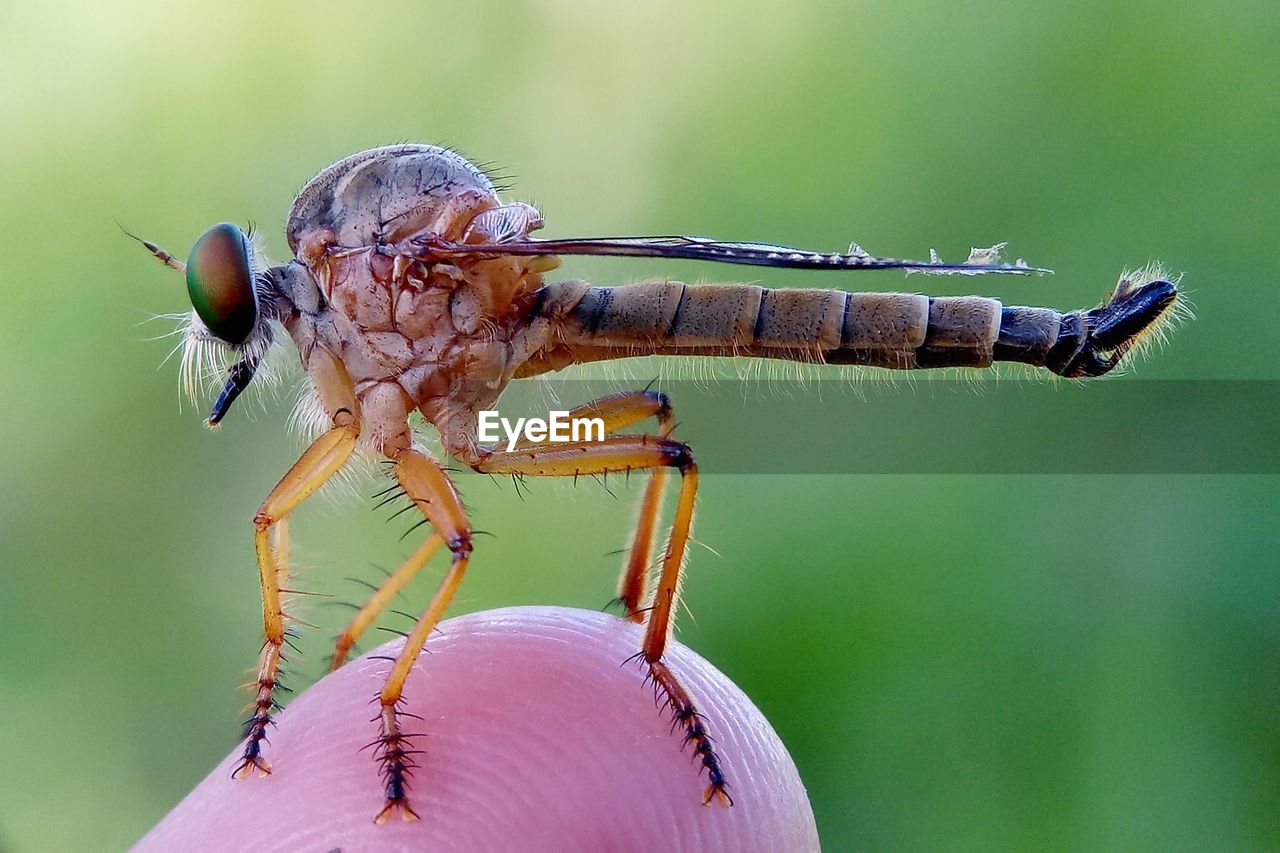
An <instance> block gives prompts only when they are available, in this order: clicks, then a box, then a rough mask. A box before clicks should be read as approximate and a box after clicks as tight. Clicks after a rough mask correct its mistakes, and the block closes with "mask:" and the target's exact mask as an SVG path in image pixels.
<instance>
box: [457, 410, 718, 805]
mask: <svg viewBox="0 0 1280 853" xmlns="http://www.w3.org/2000/svg"><path fill="white" fill-rule="evenodd" d="M474 467H475V468H476V470H478V471H482V472H489V473H495V474H528V475H531V476H535V477H571V476H576V475H579V474H604V473H607V472H620V471H631V470H636V469H655V468H664V469H665V468H675V469H676V470H677V471H679V472H680V494H679V497H678V499H677V503H676V511H675V518H674V519H673V521H672V524H671V534H670V536H669V537H668V539H667V548H666V552H665V553H664V555H663V558H662V573H661V576H660V577H659V580H658V587H657V590H656V591H655V592H654V596H653V602H652V606H651V607H650V608H649V617H648V626H647V628H646V631H645V636H644V642H643V645H642V646H641V650H640V652H639V654H638V655H637V657H640V658H642V659H643V660H644V662H645V664H646V665H647V666H648V668H649V678H650V679H652V681H653V683H654V684H655V685H656V686H657V688H658V689H659V690H660V691H661V692H662V695H663V697H664V698H665V700H666V703H667V706H668V707H669V708H670V709H671V713H672V715H673V720H674V722H675V723H676V724H677V725H679V726H681V727H682V729H683V731H684V742H685V743H691V744H693V748H694V751H695V753H696V754H697V755H699V756H700V757H701V762H702V766H703V767H704V768H705V769H706V770H707V776H708V781H709V784H708V785H707V788H706V790H705V792H704V794H703V802H704V803H709V802H711V801H712V800H713V799H715V800H718V801H719V802H721V803H723V804H725V805H732V804H733V801H732V799H730V797H729V794H728V792H727V791H726V790H725V789H726V788H727V785H728V783H727V782H726V780H725V775H724V771H723V769H722V768H721V766H720V756H719V755H718V754H717V753H716V751H715V747H714V744H713V743H712V740H711V737H710V735H709V734H708V732H707V727H706V721H705V719H704V718H703V716H702V715H701V714H700V713H699V712H698V708H697V705H696V704H695V703H694V701H693V698H692V696H690V694H689V692H688V691H687V690H686V689H685V688H684V686H683V685H682V684H681V683H680V681H679V679H678V678H677V677H676V675H675V674H674V673H673V672H672V671H671V669H670V668H669V667H668V666H667V665H666V664H665V663H664V662H663V660H662V653H663V652H664V651H665V650H666V647H667V643H668V641H669V640H670V636H671V630H672V626H673V623H674V618H675V607H676V602H677V600H678V597H679V594H680V576H681V569H682V565H683V561H684V554H685V549H686V547H687V546H688V543H689V535H690V531H691V530H692V528H693V509H694V503H695V501H696V498H697V491H698V466H697V464H696V463H695V462H694V461H693V455H692V454H691V453H690V451H689V448H688V446H687V445H684V444H681V443H680V442H678V441H672V440H671V439H669V438H662V437H655V436H648V435H620V436H612V437H609V438H606V439H604V440H603V441H590V442H569V443H564V444H545V445H539V446H536V447H530V448H522V449H519V450H512V451H500V452H494V453H491V454H490V455H488V456H486V457H484V458H482V459H480V460H478V461H477V462H476V464H475V465H474ZM655 515H656V513H655Z"/></svg>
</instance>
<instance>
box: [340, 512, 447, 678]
mask: <svg viewBox="0 0 1280 853" xmlns="http://www.w3.org/2000/svg"><path fill="white" fill-rule="evenodd" d="M443 544H444V539H443V538H442V537H441V536H440V534H438V533H432V534H431V535H430V536H428V537H427V540H426V541H425V542H423V543H422V545H420V546H419V547H418V550H416V551H414V552H413V553H412V554H410V555H409V556H408V558H406V559H405V561H404V562H403V563H401V564H400V568H398V569H396V570H395V571H394V572H392V573H391V576H390V577H388V578H387V579H386V580H385V581H383V583H382V586H380V587H378V589H377V591H376V592H374V594H373V595H371V596H369V600H368V601H366V602H365V603H364V606H363V607H361V608H360V610H359V611H357V612H356V615H355V616H353V617H352V619H351V621H350V622H349V623H347V627H346V628H345V629H344V630H343V632H342V633H341V634H339V635H338V641H337V643H336V644H335V645H334V649H333V658H332V659H331V660H330V662H329V670H330V671H333V670H335V669H337V668H338V667H340V666H342V665H343V664H344V663H346V661H347V654H348V653H349V652H350V651H351V647H352V646H354V645H355V644H356V642H357V641H359V639H360V635H362V634H363V633H364V632H365V631H366V630H367V629H368V628H369V626H370V625H372V624H373V622H374V620H375V619H377V618H378V615H379V614H380V613H382V611H383V610H385V609H386V608H387V605H388V604H390V603H391V599H393V598H395V597H396V596H397V595H398V594H399V593H400V591H401V590H402V589H404V588H405V587H406V586H408V585H409V581H411V580H413V578H414V576H415V575H417V574H418V572H419V571H420V570H421V569H422V567H423V566H425V565H426V564H427V561H428V560H430V559H431V558H432V556H434V555H435V553H436V551H438V550H440V546H441V545H443Z"/></svg>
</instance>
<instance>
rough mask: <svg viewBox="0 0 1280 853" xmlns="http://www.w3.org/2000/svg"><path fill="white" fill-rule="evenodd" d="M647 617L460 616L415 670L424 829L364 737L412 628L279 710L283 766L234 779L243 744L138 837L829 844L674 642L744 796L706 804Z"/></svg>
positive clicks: (414, 796)
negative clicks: (658, 692) (663, 692)
mask: <svg viewBox="0 0 1280 853" xmlns="http://www.w3.org/2000/svg"><path fill="white" fill-rule="evenodd" d="M642 631H643V628H642V626H640V625H637V624H635V623H632V622H628V621H626V620H623V619H621V618H618V617H616V616H611V615H608V614H604V613H598V612H595V611H587V610H574V609H567V608H557V607H512V608H505V609H500V610H490V611H485V612H482V613H473V614H470V615H467V616H460V617H458V618H455V619H450V620H448V621H446V622H444V623H442V624H441V626H440V631H439V633H437V634H435V635H434V636H433V637H432V638H431V640H430V641H429V643H428V645H427V653H426V654H424V655H423V657H422V658H421V659H420V660H419V661H418V662H417V663H416V664H415V665H414V668H413V671H412V673H411V674H410V676H409V682H408V689H407V691H406V694H405V695H406V700H407V703H406V705H405V710H406V711H407V712H409V714H417V715H419V716H421V717H422V719H421V720H419V719H416V718H414V717H411V716H408V715H407V714H406V715H405V716H404V720H405V722H406V728H407V730H408V731H410V732H424V733H426V734H425V736H424V737H421V738H418V739H416V742H415V744H414V746H415V747H416V748H418V749H423V750H425V752H424V754H422V755H419V756H417V759H418V763H419V765H420V767H419V769H418V770H417V771H416V772H415V773H414V775H413V777H412V780H411V782H410V801H411V803H412V805H413V808H414V810H415V811H416V812H417V813H418V814H419V815H420V816H421V818H422V819H421V820H418V821H411V822H403V821H401V820H400V819H399V818H398V817H396V818H394V819H393V820H391V821H388V822H387V823H386V824H385V825H382V826H377V825H375V824H374V823H373V816H374V815H375V814H376V813H377V811H378V809H380V808H381V807H382V797H381V786H380V784H379V781H378V777H377V774H378V765H377V763H376V762H374V761H372V760H370V758H369V754H368V751H367V750H366V751H363V752H362V751H360V750H361V747H362V746H364V745H365V744H367V743H368V742H369V741H371V740H373V739H374V737H375V736H376V735H377V733H378V727H377V724H376V723H375V722H371V720H372V719H373V718H374V717H375V715H376V713H377V708H376V705H375V703H374V702H373V700H374V697H376V695H377V693H378V691H379V690H380V689H381V687H382V679H383V675H384V674H385V672H386V670H387V668H388V667H389V666H390V665H391V664H390V662H389V661H386V660H375V659H373V656H377V655H394V654H395V653H396V652H397V651H398V650H399V647H400V646H401V645H402V644H403V642H404V641H403V640H400V639H397V640H395V641H393V642H391V643H388V644H386V645H384V646H382V647H380V648H379V649H376V650H374V651H373V652H371V653H370V654H369V655H365V656H364V657H361V658H359V659H357V660H355V661H352V662H351V663H349V664H347V665H346V666H345V667H343V668H342V669H340V670H339V671H338V672H336V673H333V674H331V675H329V676H328V677H326V678H324V679H322V680H321V681H320V682H319V683H317V684H316V685H315V686H313V687H312V688H310V689H308V690H307V691H306V692H304V693H303V694H302V695H300V696H298V697H297V698H296V699H294V701H293V702H291V703H290V705H289V707H288V708H287V709H286V710H285V711H283V712H282V713H281V714H280V715H279V716H278V717H277V718H276V719H277V721H278V723H279V725H278V727H277V728H276V729H274V730H272V731H271V732H270V740H271V743H270V746H269V747H268V748H267V752H266V754H267V756H268V757H269V758H270V759H271V761H272V763H273V765H274V771H273V773H272V775H271V776H270V777H266V778H259V777H257V776H254V777H252V778H249V779H246V780H241V781H235V780H233V779H231V768H232V765H233V764H234V763H235V761H236V759H237V758H238V756H239V752H240V750H239V747H237V748H236V749H233V750H232V751H231V754H230V755H228V756H227V758H225V759H224V760H223V761H222V762H221V763H220V764H219V765H218V766H217V767H216V768H215V769H214V770H213V772H212V773H210V774H209V776H208V777H207V778H205V780H204V781H202V782H201V783H200V784H199V785H197V786H196V788H195V790H194V791H192V792H191V794H189V795H188V796H187V798H186V799H184V800H183V801H182V802H181V803H179V804H178V805H177V806H176V807H175V808H174V809H173V811H171V812H170V813H169V814H168V815H167V816H166V817H165V818H164V819H163V820H161V821H160V823H159V824H157V825H156V826H155V827H154V828H153V829H152V830H151V832H149V833H148V834H147V835H146V836H145V837H144V838H143V839H142V840H141V841H139V842H138V844H137V846H136V847H135V848H134V849H135V850H138V851H167V850H209V851H215V850H227V851H231V850H248V849H254V850H316V851H331V850H334V849H336V848H337V849H341V850H344V851H356V850H374V849H376V850H423V849H427V850H439V851H454V850H457V851H462V850H466V851H472V850H513V849H520V850H528V851H541V850H547V851H552V850H554V851H561V850H617V851H627V850H637V851H639V850H655V849H661V850H671V851H677V850H698V851H717V850H725V851H730V850H733V851H753V850H760V851H765V850H770V851H781V850H785V851H803V850H817V849H818V835H817V829H816V827H815V825H814V820H813V812H812V810H811V808H810V806H809V801H808V797H807V795H806V793H805V790H804V785H803V784H802V783H801V781H800V777H799V774H798V773H797V771H796V767H795V764H794V763H793V762H792V760H791V757H790V756H789V755H788V754H787V752H786V749H785V748H784V747H783V745H782V742H781V741H780V740H779V739H778V736H777V735H776V734H775V733H774V731H773V729H772V728H771V727H770V726H769V723H768V721H766V720H765V719H764V717H763V716H762V715H761V713H760V711H759V710H758V709H757V708H756V707H755V706H754V705H753V704H752V703H751V700H750V699H748V698H747V697H746V695H745V694H743V693H742V691H741V690H739V689H738V688H737V686H735V685H734V684H733V683H732V682H731V681H729V679H728V678H726V677H725V676H724V675H723V674H722V673H720V672H719V671H718V670H716V669H715V668H714V667H712V666H711V665H710V664H709V663H707V662H706V661H705V660H703V659H702V658H700V657H698V656H697V655H696V654H694V653H693V652H691V651H690V650H689V649H687V648H686V647H684V646H681V645H680V644H678V643H675V642H673V643H672V644H671V646H670V647H669V648H668V651H667V654H666V656H665V659H666V660H667V661H668V662H669V663H671V664H672V666H673V667H674V668H676V669H677V671H679V672H680V673H681V676H682V678H683V679H684V682H685V684H686V685H687V686H688V687H689V689H690V690H691V691H692V693H693V695H694V696H696V697H697V698H698V700H699V703H700V707H701V710H702V712H703V713H704V714H705V715H706V716H707V718H708V720H709V724H710V729H711V731H712V732H713V733H714V735H715V740H716V744H717V748H718V750H719V751H720V754H721V755H722V756H723V757H724V767H725V771H726V773H727V774H728V778H729V783H730V786H731V787H730V788H729V792H730V794H732V796H733V799H734V802H735V805H734V806H733V807H732V808H725V807H724V806H721V805H717V804H712V805H709V806H704V805H702V796H701V795H702V790H703V788H704V786H705V784H706V776H705V775H702V776H699V775H698V773H697V769H698V768H697V766H696V764H695V762H694V760H693V758H692V756H691V754H690V751H689V749H688V748H686V749H685V750H684V751H683V752H681V750H680V737H679V735H676V734H672V733H671V732H670V726H669V723H668V716H667V715H666V714H665V713H659V711H658V710H656V709H655V707H654V704H653V701H652V690H651V689H650V688H649V687H647V686H645V685H644V684H643V683H642V682H643V675H642V672H641V669H640V667H639V666H638V665H627V666H619V664H620V663H621V662H622V661H624V660H625V659H626V658H627V657H629V656H630V655H632V654H634V652H635V650H636V649H637V648H639V644H640V638H641V634H642Z"/></svg>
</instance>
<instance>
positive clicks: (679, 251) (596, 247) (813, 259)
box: [413, 234, 1052, 275]
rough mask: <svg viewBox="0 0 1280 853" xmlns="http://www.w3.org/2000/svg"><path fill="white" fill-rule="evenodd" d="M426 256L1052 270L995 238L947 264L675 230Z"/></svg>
mask: <svg viewBox="0 0 1280 853" xmlns="http://www.w3.org/2000/svg"><path fill="white" fill-rule="evenodd" d="M413 242H414V243H415V244H417V245H418V246H419V247H420V248H421V249H422V250H423V251H424V252H425V253H427V254H428V255H429V256H433V257H438V258H446V257H450V256H453V257H463V256H471V257H476V256H490V257H497V256H500V255H603V256H613V257H628V258H678V259H682V260H691V261H718V262H720V263H724V264H744V265H747V266H758V267H782V268H786V269H810V270H823V269H828V270H829V269H839V270H858V269H871V270H874V269H901V270H907V271H908V272H919V273H930V274H935V275H982V274H986V273H1007V274H1012V275H1027V274H1030V273H1039V274H1043V273H1050V272H1052V270H1048V269H1043V268H1040V267H1033V266H1030V265H1029V264H1028V263H1027V262H1026V261H1024V260H1022V259H1021V258H1019V259H1018V260H1016V261H1014V262H1013V263H1006V262H1004V261H1003V260H1002V259H1001V258H1000V251H1001V250H1002V249H1003V248H1004V247H1005V244H1004V243H999V244H997V245H995V246H992V247H990V248H987V249H973V250H972V251H971V252H970V253H969V257H968V259H966V260H965V261H963V262H960V263H947V262H946V261H943V260H942V259H941V258H939V257H938V254H937V252H934V251H933V250H932V249H931V250H930V251H929V256H930V257H929V260H927V261H913V260H905V259H902V258H885V257H878V256H876V255H871V254H868V253H867V252H865V251H863V249H862V247H861V246H858V245H857V244H856V243H855V244H853V245H852V246H850V247H849V251H848V252H814V251H809V250H806V249H796V248H792V247H790V246H775V245H773V244H770V243H737V242H725V241H721V240H712V239H709V238H706V237H688V236H680V235H672V236H654V237H570V238H566V239H560V240H542V239H538V238H535V237H528V236H523V235H519V234H516V235H512V236H511V238H510V239H500V240H496V241H488V242H478V243H475V242H470V243H456V242H451V241H447V240H440V239H438V238H434V237H421V238H417V239H415V240H414V241H413Z"/></svg>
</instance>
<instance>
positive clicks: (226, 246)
mask: <svg viewBox="0 0 1280 853" xmlns="http://www.w3.org/2000/svg"><path fill="white" fill-rule="evenodd" d="M187 292H188V293H189V294H190V295H191V305H192V307H193V308H195V309H196V314H198V315H199V316H200V319H201V320H203V321H204V324H205V326H207V327H208V328H209V331H210V332H212V333H213V334H215V335H217V336H218V337H219V338H221V339H222V340H224V341H226V342H227V343H229V344H240V343H244V341H245V339H246V338H248V337H249V335H250V334H251V333H252V332H253V327H254V326H255V325H256V324H257V322H258V295H257V292H256V291H255V290H254V287H253V268H252V265H251V264H250V263H249V238H248V237H246V236H245V234H244V232H243V231H241V230H240V229H239V228H238V227H237V226H235V225H232V224H231V223H230V222H222V223H220V224H218V225H215V226H213V227H212V228H210V229H209V230H208V231H206V232H204V233H203V234H201V235H200V239H199V240H197V241H196V244H195V246H193V247H192V248H191V257H190V258H188V259H187Z"/></svg>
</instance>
